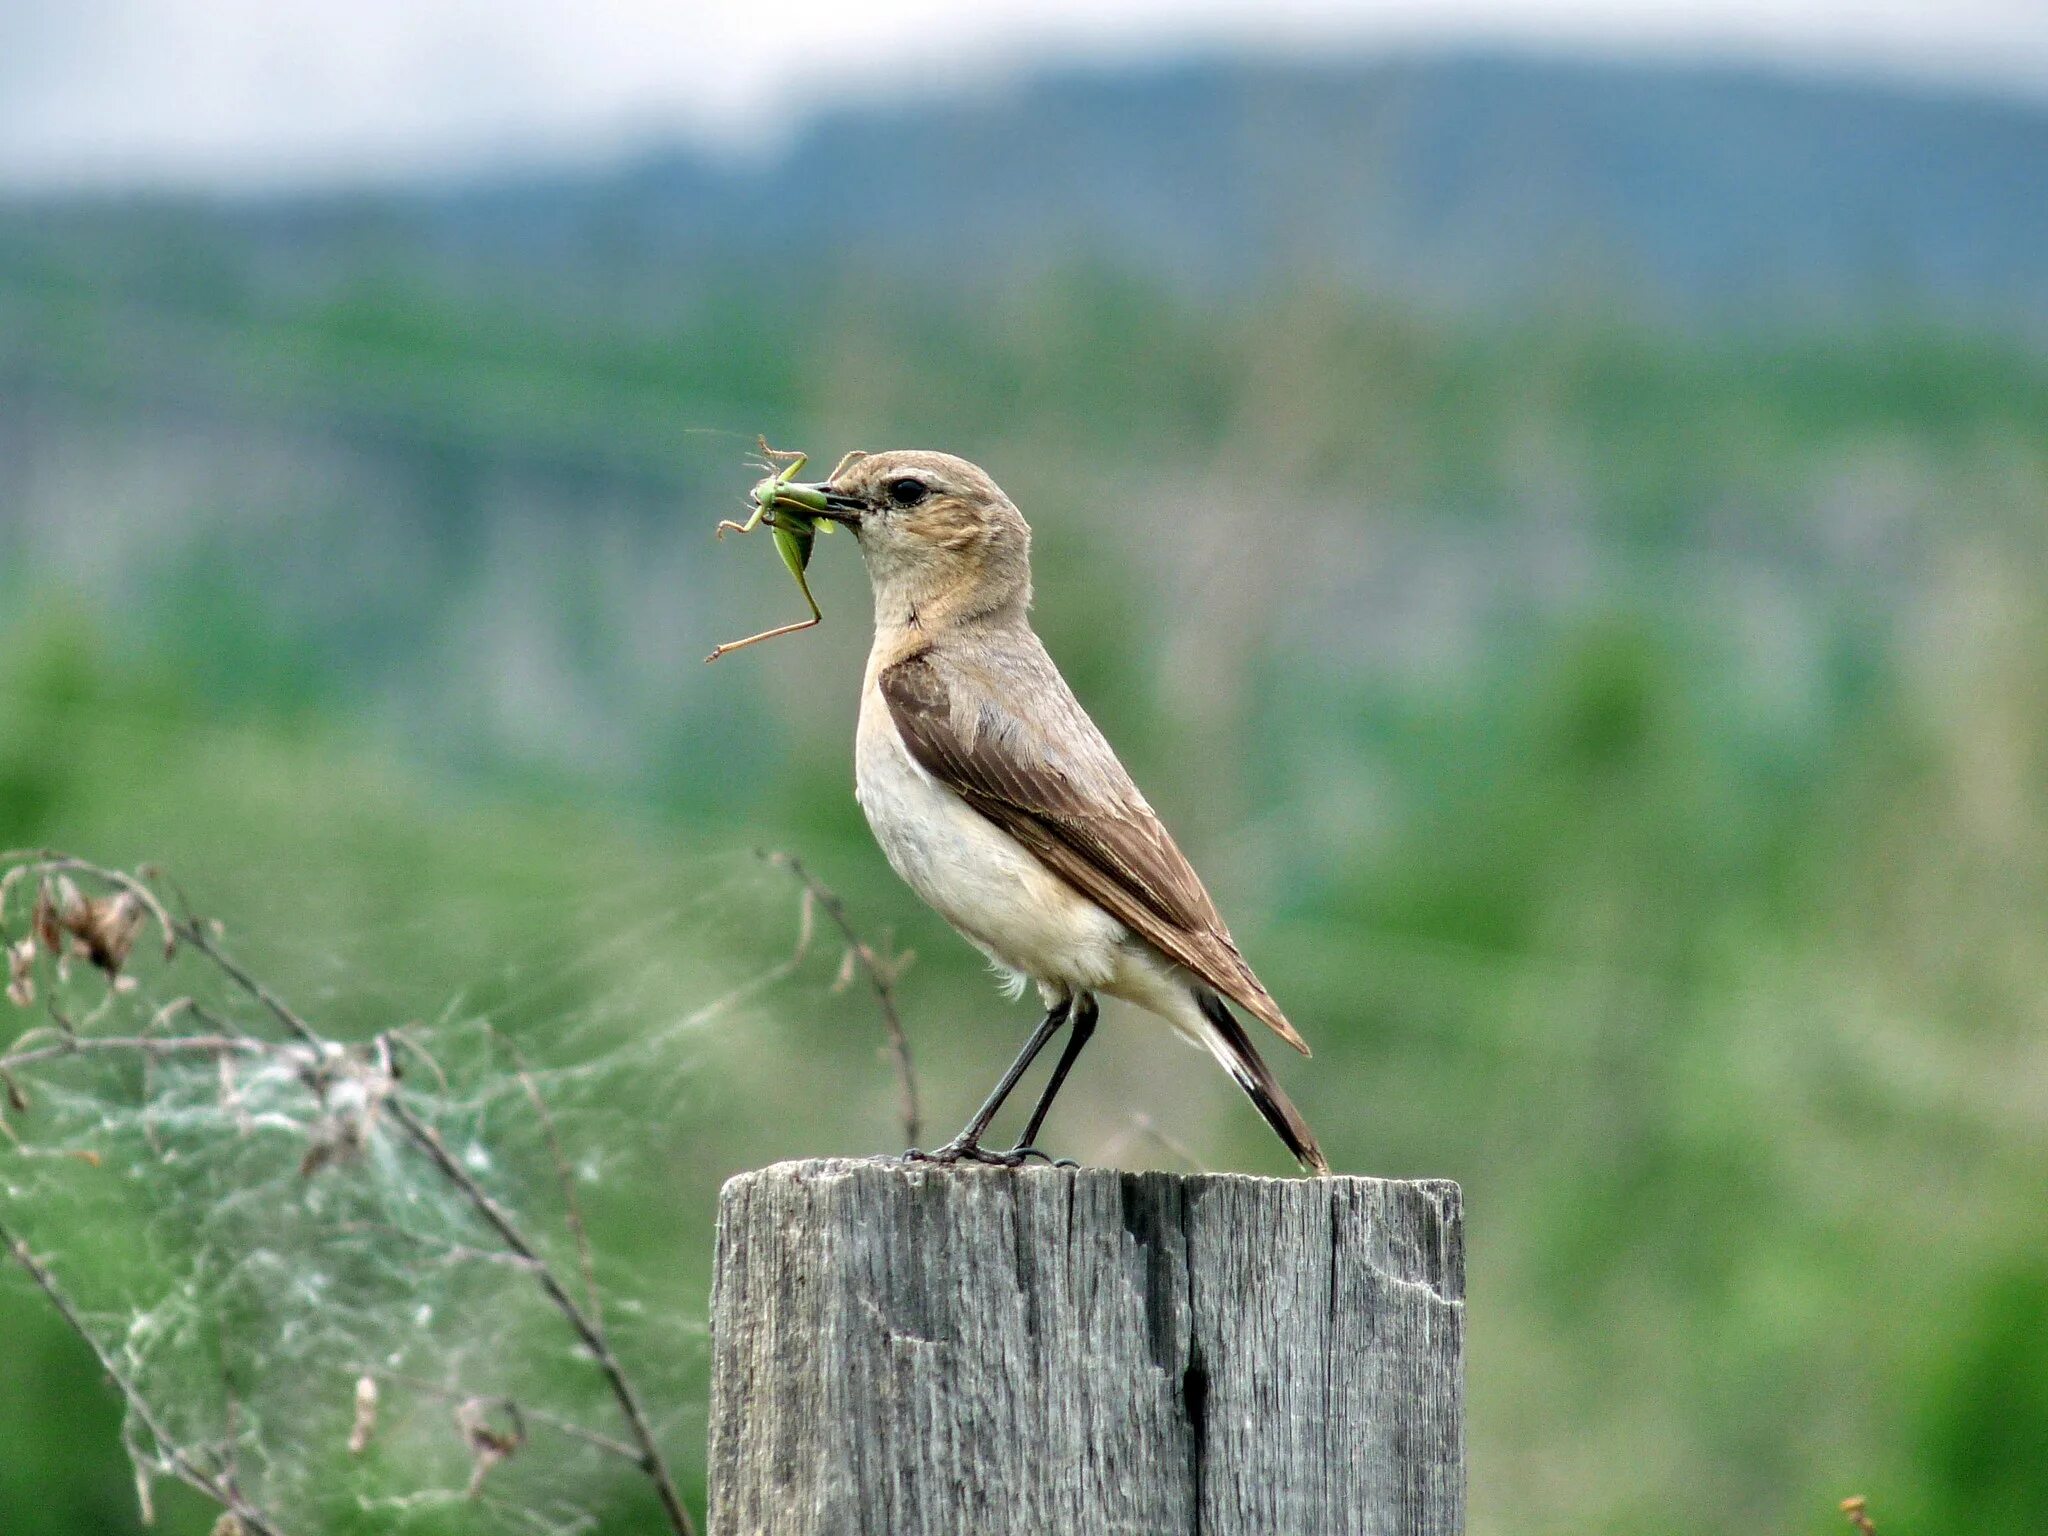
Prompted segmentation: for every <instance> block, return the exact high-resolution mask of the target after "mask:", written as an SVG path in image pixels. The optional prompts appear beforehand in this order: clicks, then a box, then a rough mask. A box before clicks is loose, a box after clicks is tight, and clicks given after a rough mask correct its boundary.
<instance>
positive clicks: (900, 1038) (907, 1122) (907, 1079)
mask: <svg viewBox="0 0 2048 1536" xmlns="http://www.w3.org/2000/svg"><path fill="white" fill-rule="evenodd" d="M756 852H757V854H758V856H759V857H760V858H761V859H763V860H764V861H766V862H767V863H769V864H773V865H775V866H776V867H777V868H778V869H786V870H788V871H789V872H790V874H791V875H792V876H793V877H794V878H795V879H796V880H797V881H798V882H799V883H800V884H801V885H802V886H803V888H804V889H805V890H806V891H808V892H809V893H810V895H811V898H812V900H814V901H816V902H817V904H818V905H819V906H820V907H821V908H822V909H823V910H824V913H825V915H826V916H827V917H829V918H831V919H832V923H833V926H835V927H836V928H838V930H839V931H840V933H841V934H843V935H844V936H845V938H846V944H847V953H848V954H849V955H850V956H851V957H852V958H853V962H854V964H855V965H857V966H859V967H860V971H861V974H862V975H864V976H865V977H867V980H868V986H869V988H870V990H872V991H873V992H874V994H875V1002H876V1004H877V1006H879V1007H880V1009H881V1012H882V1027H883V1028H884V1029H885V1030H887V1031H888V1033H889V1051H890V1054H891V1055H892V1056H893V1057H894V1058H895V1062H896V1093H897V1106H898V1113H899V1114H900V1115H901V1116H902V1119H903V1143H904V1145H905V1146H911V1147H914V1146H916V1145H917V1138H918V1132H919V1131H920V1130H922V1129H923V1116H922V1114H921V1113H920V1111H919V1109H918V1099H917V1072H916V1069H915V1068H914V1067H913V1066H912V1065H911V1060H910V1037H909V1036H908V1035H906V1034H905V1033H904V1031H903V1017H902V1015H901V1014H900V1013H898V1012H897V1010H896V978H895V975H894V972H893V970H892V968H891V967H890V966H889V965H887V964H885V963H884V962H883V960H882V958H881V957H880V956H879V955H877V954H876V953H875V952H874V950H873V949H871V948H870V947H869V946H868V943H867V941H866V940H865V939H863V938H862V937H861V936H860V934H859V932H858V931H857V930H856V929H855V928H854V926H853V919H852V918H850V917H848V916H847V913H846V903H845V902H843V901H841V900H840V899H839V893H838V892H836V891H834V890H833V889H832V887H830V886H829V885H827V884H825V882H824V881H822V880H820V879H819V878H818V877H817V876H816V875H814V874H812V873H811V872H810V870H808V869H806V868H805V867H804V864H803V861H802V860H801V859H799V858H798V857H797V856H796V855H795V854H793V853H783V852H781V851H779V850H776V849H758V850H756Z"/></svg>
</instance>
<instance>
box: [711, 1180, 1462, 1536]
mask: <svg viewBox="0 0 2048 1536" xmlns="http://www.w3.org/2000/svg"><path fill="white" fill-rule="evenodd" d="M1463 1297H1464V1256H1463V1231H1462V1225H1461V1211H1460V1203H1459V1193H1458V1187H1457V1186H1456V1185H1455V1184H1451V1183H1445V1182H1422V1183H1395V1182H1388V1181H1383V1180H1378V1179H1348V1178H1338V1179H1291V1180H1280V1179H1254V1178H1243V1177H1238V1176H1234V1175H1201V1176H1191V1177H1190V1176H1180V1175H1173V1174H1161V1173H1144V1174H1127V1173H1118V1172H1115V1171H1112V1170H1108V1169H1098V1168H1086V1169H1081V1170H1078V1171H1075V1170H1062V1169H1047V1168H1031V1169H1025V1170H1017V1171H1008V1170H1000V1169H980V1168H968V1169H933V1168H920V1167H915V1166H910V1167H906V1166H903V1165H901V1164H892V1163H884V1162H810V1163H785V1164H782V1165H779V1166H777V1167H774V1168H768V1169H764V1170H762V1171H760V1172H758V1173H749V1174H744V1175H742V1176H740V1177H739V1178H736V1179H734V1180H732V1181H731V1182H730V1183H729V1184H727V1185H726V1187H725V1191H724V1195H723V1197H722V1199H721V1205H720V1212H719V1228H718V1268H717V1279H716V1282H715V1288H714V1294H713V1298H712V1316H713V1340H714V1342H713V1379H712V1404H711V1465H710V1479H711V1520H710V1528H711V1533H712V1536H755V1533H773V1536H820V1533H827V1532H830V1533H841V1532H867V1533H874V1536H1041V1533H1042V1536H1095V1533H1102V1532H1132V1533H1140V1532H1142V1533H1147V1536H1150V1533H1157V1532H1193V1533H1197V1536H1292V1533H1299V1536H1311V1533H1315V1536H1320V1533H1326V1532H1327V1533H1339V1532H1342V1533H1347V1536H1348V1533H1367V1536H1377V1533H1387V1536H1395V1533H1398V1536H1446V1533H1455V1532H1458V1531H1460V1530H1462V1529H1463V1525H1464V1504H1465V1474H1464V1413H1463V1376H1462V1346H1463V1339H1464V1300H1463Z"/></svg>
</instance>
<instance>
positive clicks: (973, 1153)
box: [903, 1137, 1024, 1168]
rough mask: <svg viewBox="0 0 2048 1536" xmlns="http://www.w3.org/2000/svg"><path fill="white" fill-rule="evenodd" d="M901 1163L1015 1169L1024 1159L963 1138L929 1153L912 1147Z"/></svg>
mask: <svg viewBox="0 0 2048 1536" xmlns="http://www.w3.org/2000/svg"><path fill="white" fill-rule="evenodd" d="M903 1161H904V1162H906V1163H936V1164H938V1165H939V1166H940V1167H942V1168H949V1167H951V1166H953V1165H954V1164H955V1163H980V1164H982V1165H983V1166H985V1167H989V1168H1015V1167H1017V1166H1018V1165H1020V1164H1021V1163H1022V1162H1023V1161H1024V1159H1023V1157H1021V1156H1019V1155H1018V1154H1017V1153H1016V1152H996V1151H992V1150H991V1149H989V1148H988V1147H984V1146H983V1145H982V1144H981V1143H980V1142H978V1141H969V1140H967V1139H966V1138H965V1137H955V1138H954V1139H953V1140H951V1141H949V1142H947V1143H946V1144H945V1145H944V1146H943V1147H935V1148H933V1149H932V1150H931V1151H929V1152H921V1151H919V1150H918V1149H917V1148H916V1147H912V1148H910V1149H909V1150H908V1151H906V1152H905V1153H904V1154H903Z"/></svg>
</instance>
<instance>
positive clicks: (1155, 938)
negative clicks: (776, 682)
mask: <svg viewBox="0 0 2048 1536" xmlns="http://www.w3.org/2000/svg"><path fill="white" fill-rule="evenodd" d="M878 681H879V683H880V686H881V690H882V697H883V698H884V699H885V700H886V701H887V703H888V705H889V713H890V716H891V718H892V719H893V720H894V721H895V723H896V729H897V732H898V733H899V734H900V735H901V736H902V738H903V744H904V746H905V747H906V748H908V749H909V751H910V755H911V756H912V757H913V758H914V759H916V761H917V762H918V763H919V765H921V766H922V767H923V768H924V770H925V771H926V772H927V773H929V774H931V775H932V777H933V778H935V779H937V780H938V781H939V782H940V783H942V784H944V785H946V786H947V787H948V788H950V789H951V790H953V791H954V793H956V794H958V795H959V796H960V798H961V799H963V800H965V801H966V802H967V803H968V804H969V805H970V806H972V807H973V808H974V809H975V810H976V811H978V812H980V813H981V814H982V815H984V816H986V817H987V818H988V819H989V820H990V821H992V822H994V823H995V824H996V825H997V826H999V827H1001V828H1002V829H1003V830H1004V831H1005V832H1007V833H1009V834H1010V835H1011V836H1012V837H1014V838H1016V839H1017V841H1018V842H1020V843H1022V844H1023V845H1024V847H1026V848H1027V849H1029V850H1030V851H1031V852H1032V853H1033V854H1035V855H1036V856H1037V857H1038V858H1039V859H1040V860H1041V861H1042V862H1043V863H1044V864H1045V865H1046V866H1047V867H1048V868H1049V869H1051V870H1052V871H1053V872H1054V873H1055V874H1057V875H1059V876H1060V877H1061V878H1062V879H1064V880H1065V881H1066V882H1067V883H1068V884H1070V885H1072V886H1073V887H1074V889H1076V890H1077V891H1079V892H1081V894H1082V895H1084V896H1086V897H1088V898H1089V899H1090V900H1091V901H1093V902H1095V903H1096V904H1097V905H1098V906H1100V907H1101V908H1102V909H1103V910H1104V911H1105V912H1108V913H1109V914H1110V915H1111V916H1112V917H1114V918H1115V919H1116V920H1117V921H1118V922H1120V923H1122V924H1123V925H1124V926H1125V927H1126V928H1129V929H1130V930H1131V931H1132V932H1133V933H1135V934H1137V935H1138V936H1139V937H1140V938H1143V939H1144V940H1146V942H1148V943H1150V944H1151V945H1152V946H1153V947H1154V948H1155V949H1157V950H1158V951H1159V952H1160V953H1161V954H1163V955H1165V956H1166V957H1167V958H1168V959H1170V960H1172V961H1174V962H1175V963H1176V964H1179V965H1182V966H1185V967H1186V968H1187V969H1188V970H1190V971H1192V972H1194V973H1195V975H1197V976H1199V977H1201V978H1202V980H1203V981H1205V982H1207V983H1208V984H1209V985H1210V986H1212V987H1214V988H1215V989H1216V990H1217V991H1218V992H1221V993H1222V994H1223V995H1224V996H1225V997H1227V998H1229V999H1230V1000H1231V1001H1232V1002H1235V1003H1237V1004H1239V1005H1241V1006H1242V1007H1243V1008H1244V1009H1245V1010H1246V1011H1247V1012H1249V1013H1251V1014H1252V1015H1253V1016H1254V1017H1256V1018H1258V1019H1259V1020H1261V1021H1262V1022H1264V1023H1265V1024H1267V1025H1269V1026H1271V1028H1272V1029H1273V1032H1274V1033H1275V1034H1277V1035H1279V1036H1280V1038H1281V1039H1283V1040H1285V1041H1286V1042H1287V1043H1288V1044H1289V1045H1291V1046H1293V1047H1294V1048H1295V1049H1296V1050H1298V1051H1300V1052H1301V1053H1302V1054H1303V1055H1304V1056H1306V1055H1307V1054H1308V1053H1309V1052H1308V1043H1307V1042H1306V1041H1304V1040H1303V1039H1302V1038H1301V1036H1300V1035H1299V1034H1297V1033H1296V1032H1295V1030H1294V1026H1293V1025H1291V1024H1289V1023H1288V1022H1287V1018H1286V1015H1284V1014H1282V1013H1281V1011H1280V1005H1279V1004H1278V1003H1276V1002H1274V1001H1273V996H1272V994H1271V993H1269V992H1268V991H1267V990H1266V989H1265V987H1264V986H1263V985H1261V983H1260V981H1259V978H1258V977H1257V976H1255V975H1253V974H1252V968H1251V967H1250V966H1249V965H1247V964H1246V963H1245V959H1244V956H1242V955H1241V954H1239V953H1238V951H1237V945H1236V944H1235V943H1234V942H1233V941H1232V939H1231V937H1230V931H1229V930H1228V929H1227V928H1225V927H1224V925H1223V919H1222V917H1221V916H1220V915H1218V913H1217V911H1216V906H1215V903H1214V902H1212V901H1210V899H1209V893H1208V892H1207V891H1206V890H1204V889H1203V888H1202V882H1201V880H1200V878H1199V877H1198V876H1197V875H1196V874H1195V871H1194V869H1193V867H1192V866H1190V865H1189V863H1188V861H1187V858H1186V857H1185V856H1184V855H1183V854H1182V853H1181V851H1180V849H1179V848H1178V847H1176V846H1175V845H1174V841H1173V838H1172V837H1171V836H1169V835H1168V833H1167V830H1166V828H1165V827H1164V826H1163V825H1162V824H1161V823H1160V820H1159V818H1158V816H1157V815H1155V814H1154V813H1153V810H1152V808H1151V807H1150V806H1149V805H1147V804H1146V803H1145V801H1144V798H1143V797H1142V796H1141V795H1139V794H1138V793H1137V791H1136V790H1135V789H1134V788H1133V789H1130V790H1129V791H1128V793H1110V794H1105V793H1103V792H1101V789H1100V787H1099V786H1090V787H1087V788H1084V787H1082V786H1081V785H1079V784H1077V783H1076V782H1075V779H1074V777H1073V776H1072V775H1071V774H1069V773H1067V772H1065V771H1063V770H1062V769H1061V768H1060V767H1059V766H1058V765H1057V764H1056V763H1054V762H1051V761H1046V760H1042V759H1040V758H1037V757H1035V756H1033V755H1032V754H1030V753H1027V752H1024V751H1021V750H1019V749H1018V746H1017V739H1018V735H1019V733H1017V732H1014V731H1009V730H1005V729H1003V728H1002V725H1003V722H1001V721H1000V720H994V721H992V720H989V719H988V718H986V715H985V709H986V706H984V712H976V713H975V714H974V715H973V716H972V717H971V718H970V720H969V721H968V722H967V723H966V727H965V729H963V728H962V724H961V723H960V721H959V720H958V719H957V716H956V711H955V709H954V707H953V699H952V696H951V692H950V690H949V689H948V687H947V684H946V679H945V678H944V676H943V675H941V673H940V671H939V669H938V668H937V667H936V666H934V665H933V663H932V661H931V659H930V658H929V657H928V656H924V655H917V656H911V657H909V658H907V659H905V660H903V661H899V662H897V663H896V664H895V665H894V666H891V667H888V668H886V669H885V670H884V671H883V672H882V674H881V676H880V678H879V679H878ZM1091 730H1092V727H1091ZM1119 777H1121V771H1120V770H1119ZM1126 782H1127V781H1126Z"/></svg>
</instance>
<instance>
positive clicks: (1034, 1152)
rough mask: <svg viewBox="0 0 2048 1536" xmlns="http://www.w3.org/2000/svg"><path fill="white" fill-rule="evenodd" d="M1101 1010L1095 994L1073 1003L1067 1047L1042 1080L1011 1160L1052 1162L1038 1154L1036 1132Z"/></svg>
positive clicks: (1092, 1032)
mask: <svg viewBox="0 0 2048 1536" xmlns="http://www.w3.org/2000/svg"><path fill="white" fill-rule="evenodd" d="M1100 1012H1101V1010H1100V1009H1099V1008H1097V1007H1096V1004H1095V994H1094V993H1092V992H1083V993H1082V994H1081V995H1080V996H1079V997H1077V998H1075V999H1074V1012H1073V1019H1072V1022H1073V1026H1074V1027H1073V1029H1072V1030H1071V1031H1070V1032H1069V1033H1068V1035H1067V1043H1066V1045H1065V1046H1063V1047H1062V1048H1061V1050H1060V1059H1059V1062H1058V1063H1057V1065H1055V1066H1054V1067H1053V1069H1052V1076H1051V1077H1049V1078H1047V1079H1046V1080H1045V1091H1044V1092H1043V1093H1041V1094H1039V1096H1038V1103H1037V1105H1036V1106H1035V1107H1034V1108H1033V1109H1032V1111H1031V1118H1030V1119H1029V1120H1027V1121H1025V1122H1024V1134H1023V1135H1022V1136H1019V1137H1018V1138H1017V1145H1016V1146H1014V1147H1012V1148H1011V1149H1010V1155H1011V1156H1012V1157H1018V1158H1024V1157H1032V1156H1037V1157H1045V1160H1046V1161H1047V1162H1053V1161H1054V1159H1053V1158H1050V1157H1046V1154H1045V1153H1043V1152H1040V1151H1039V1150H1038V1148H1037V1147H1036V1146H1034V1145H1033V1143H1034V1142H1036V1141H1037V1140H1038V1129H1039V1127H1040V1126H1042V1125H1044V1124H1045V1117H1046V1114H1047V1113H1048V1112H1049V1111H1050V1110H1051V1109H1052V1101H1053V1100H1054V1099H1056V1098H1058V1097H1059V1092H1060V1086H1061V1084H1063V1083H1065V1082H1066V1080H1067V1074H1068V1073H1069V1072H1071V1071H1073V1070H1074V1063H1075V1062H1076V1061H1078V1060H1080V1057H1081V1052H1082V1051H1083V1050H1084V1049H1085V1048H1086V1047H1087V1044H1088V1038H1089V1036H1091V1035H1093V1034H1094V1033H1095V1020H1096V1018H1097V1017H1098V1016H1099V1014H1100Z"/></svg>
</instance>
